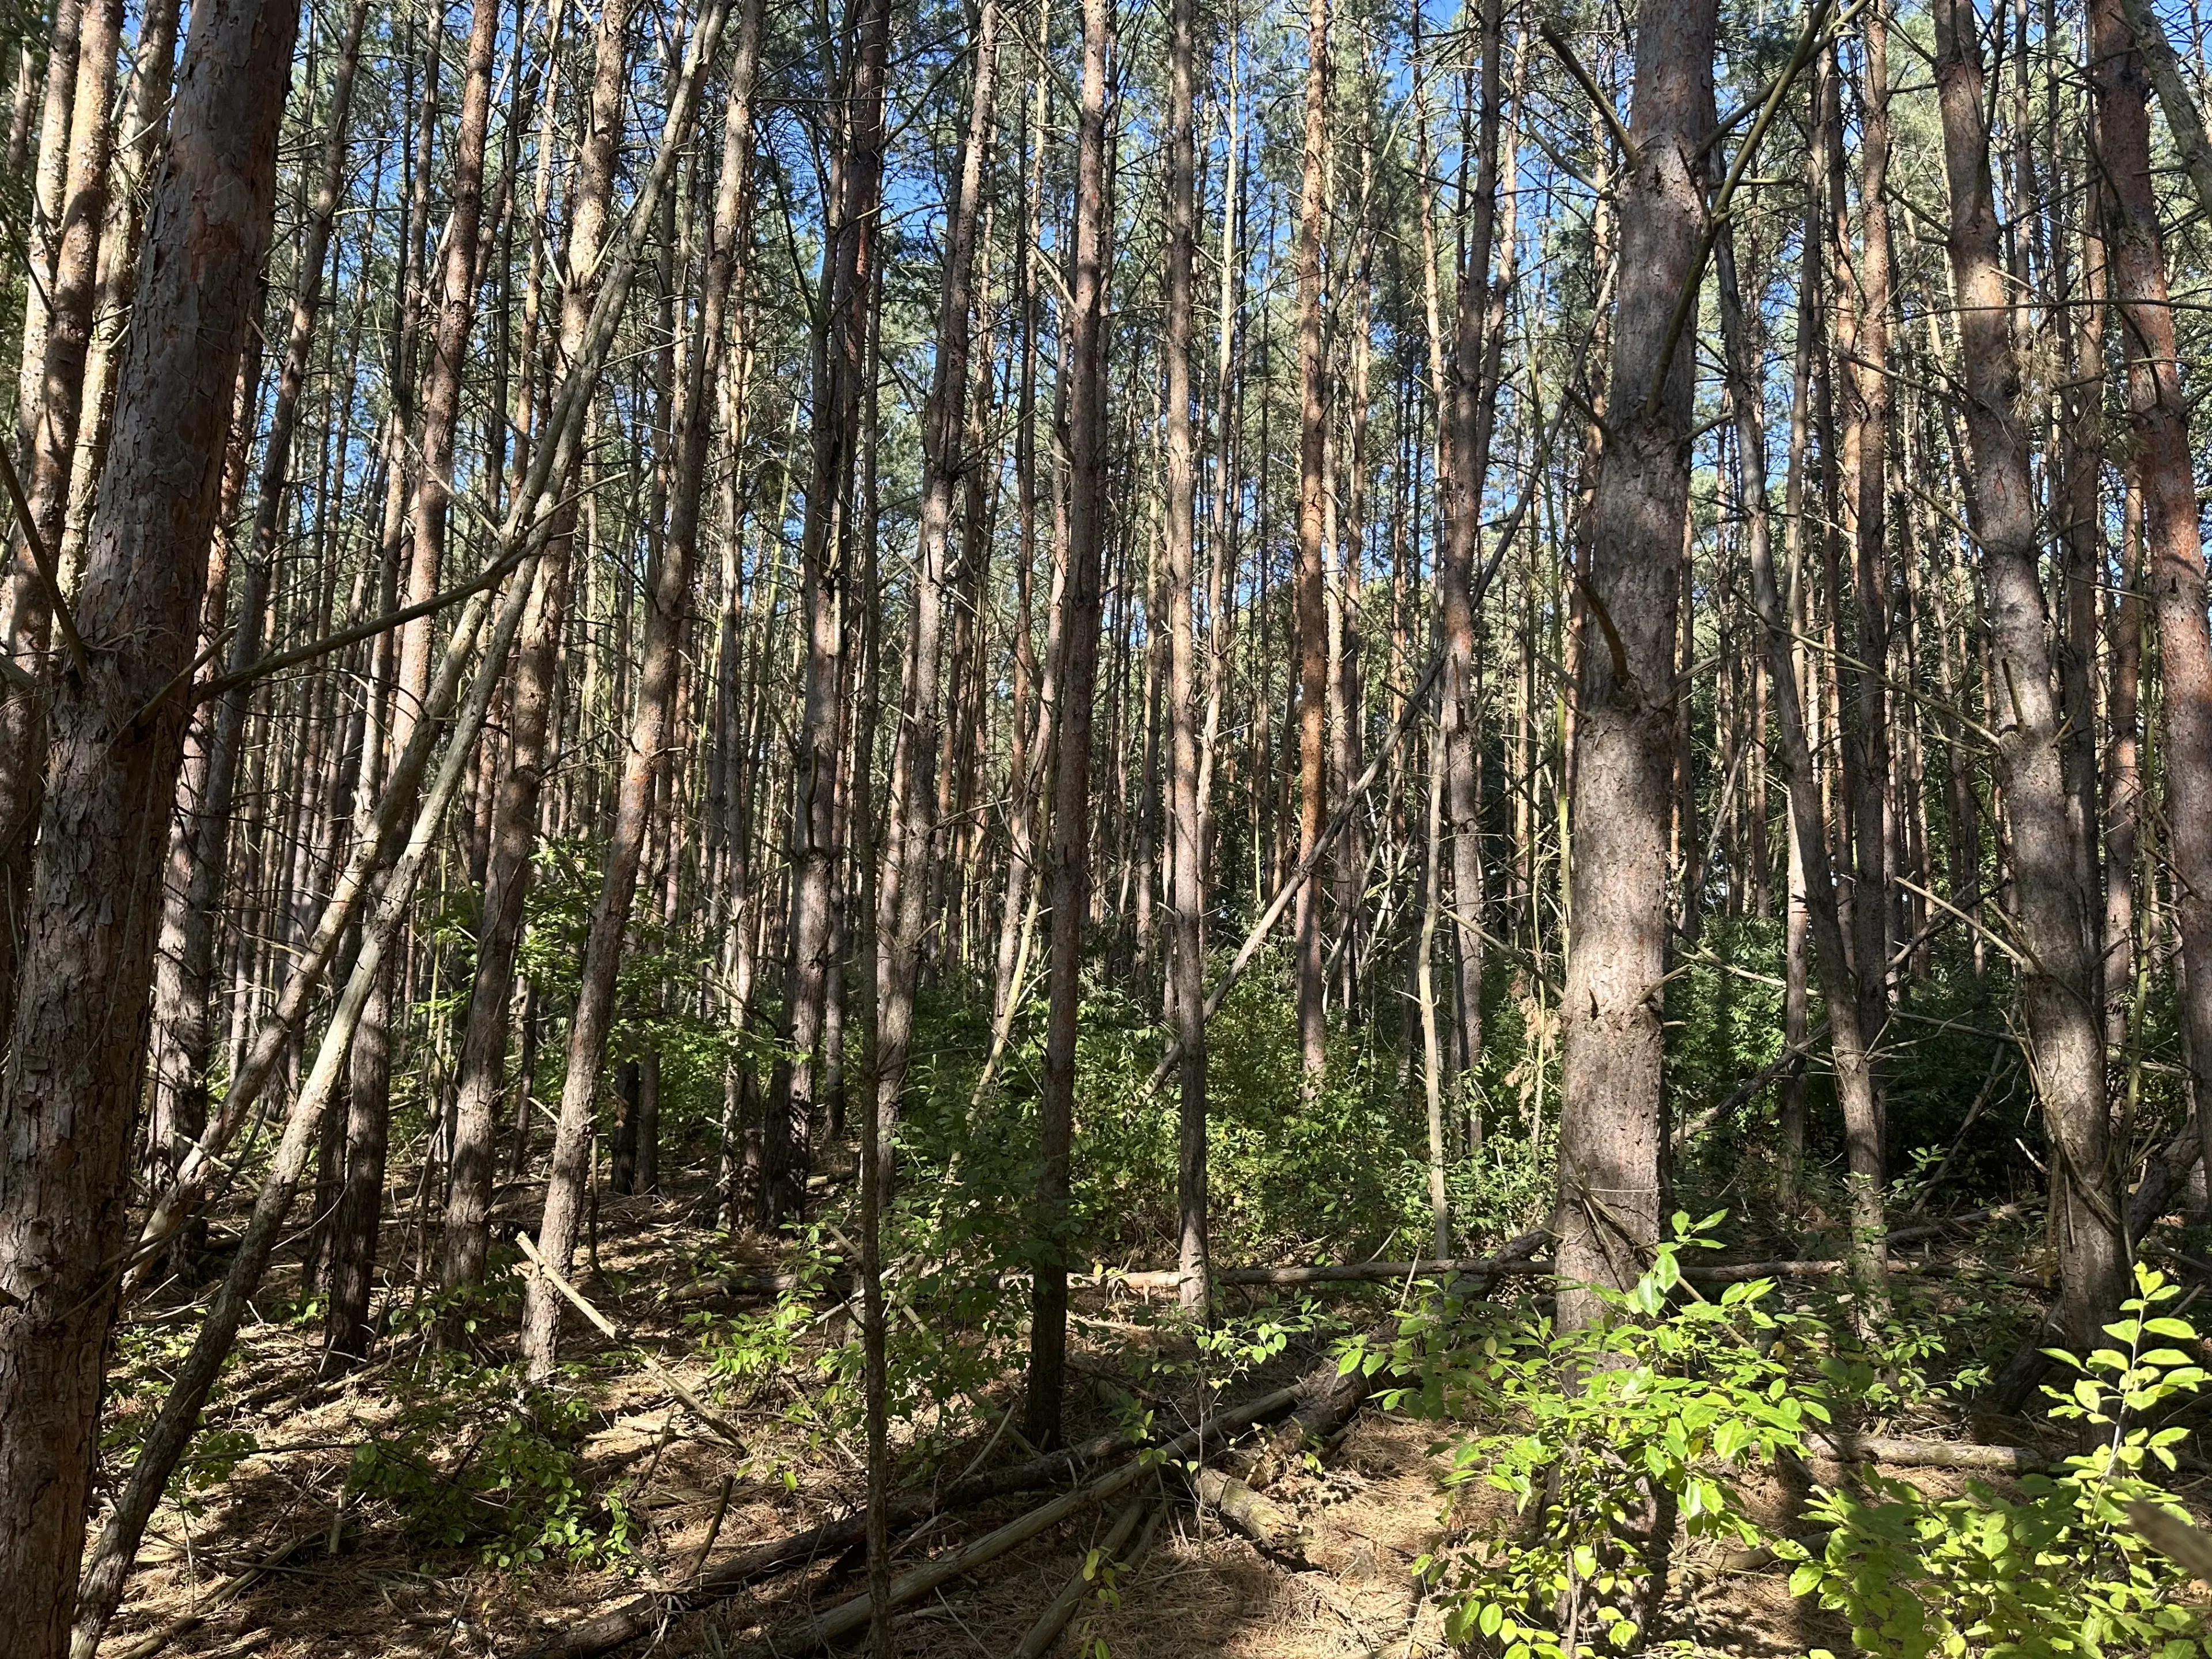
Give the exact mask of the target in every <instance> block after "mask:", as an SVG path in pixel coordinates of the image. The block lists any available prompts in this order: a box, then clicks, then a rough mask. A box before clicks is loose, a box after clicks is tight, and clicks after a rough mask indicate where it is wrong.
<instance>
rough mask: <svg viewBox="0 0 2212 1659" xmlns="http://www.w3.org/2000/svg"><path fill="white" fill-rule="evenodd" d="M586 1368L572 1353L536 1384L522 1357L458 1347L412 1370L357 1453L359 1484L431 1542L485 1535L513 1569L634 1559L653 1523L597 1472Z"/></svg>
mask: <svg viewBox="0 0 2212 1659" xmlns="http://www.w3.org/2000/svg"><path fill="white" fill-rule="evenodd" d="M585 1382H586V1376H585V1374H584V1373H583V1371H582V1370H581V1369H580V1368H579V1367H576V1366H573V1365H572V1366H567V1367H564V1368H563V1375H562V1379H561V1380H560V1382H559V1383H556V1384H554V1385H551V1386H548V1387H533V1386H531V1385H529V1384H527V1383H525V1382H524V1381H523V1380H522V1377H521V1375H520V1371H519V1370H516V1369H515V1368H514V1367H513V1366H507V1365H501V1366H479V1365H476V1364H471V1363H470V1362H469V1361H467V1360H465V1359H463V1358H457V1357H455V1356H451V1355H447V1356H441V1357H440V1358H437V1359H436V1360H435V1361H431V1362H426V1363H424V1364H422V1365H419V1366H416V1367H415V1368H413V1369H412V1370H407V1371H403V1372H400V1373H398V1376H397V1379H396V1380H395V1381H394V1382H393V1383H392V1384H391V1385H389V1388H390V1395H391V1397H392V1401H393V1403H394V1406H395V1407H396V1409H395V1410H394V1412H393V1413H392V1416H391V1417H390V1418H389V1419H387V1420H386V1421H385V1422H383V1423H382V1424H380V1425H379V1426H378V1427H377V1428H376V1429H375V1430H374V1431H373V1432H372V1433H371V1434H370V1436H369V1437H368V1439H367V1440H365V1441H364V1442H363V1443H362V1445H361V1446H360V1447H359V1448H358V1449H356V1452H355V1454H354V1458H353V1462H352V1465H351V1467H350V1468H349V1469H348V1471H347V1474H346V1490H347V1493H348V1496H349V1498H352V1499H356V1500H368V1501H374V1502H377V1503H380V1504H383V1505H385V1506H386V1508H387V1509H388V1510H389V1511H390V1513H391V1514H392V1516H393V1518H394V1520H395V1521H396V1522H397V1523H398V1526H399V1528H400V1529H401V1531H402V1532H404V1534H406V1535H407V1536H408V1537H409V1538H410V1540H412V1541H415V1542H416V1543H417V1544H419V1545H422V1546H425V1547H433V1548H443V1549H453V1548H459V1547H463V1546H465V1545H473V1546H475V1547H477V1548H478V1549H479V1550H480V1551H481V1553H482V1555H483V1560H484V1562H485V1564H486V1565H489V1566H494V1567H497V1568H499V1569H501V1570H502V1571H513V1570H515V1569H519V1568H526V1567H528V1566H530V1565H532V1564H534V1563H537V1562H540V1561H544V1560H548V1559H562V1560H566V1561H570V1562H574V1563H576V1564H579V1565H617V1564H620V1563H623V1562H625V1561H627V1560H629V1559H630V1558H631V1557H632V1556H633V1555H634V1554H635V1549H636V1544H637V1540H638V1538H639V1536H640V1535H641V1526H640V1523H639V1521H638V1518H637V1516H635V1514H634V1513H633V1512H632V1511H631V1510H630V1508H629V1502H628V1498H629V1492H628V1489H627V1486H625V1485H624V1484H623V1483H621V1482H617V1483H616V1484H615V1485H614V1486H610V1487H608V1488H606V1489H605V1490H604V1491H599V1492H594V1491H592V1490H591V1488H590V1486H588V1484H587V1475H586V1470H585V1468H584V1467H583V1462H582V1459H581V1457H580V1455H579V1449H580V1445H581V1443H582V1440H583V1436H584V1431H585V1428H586V1425H587V1424H588V1422H589V1420H590V1419H591V1416H592V1409H593V1408H592V1403H591V1400H590V1397H589V1394H588V1392H587V1390H586V1389H585V1388H584V1387H583V1386H582V1384H583V1383H585Z"/></svg>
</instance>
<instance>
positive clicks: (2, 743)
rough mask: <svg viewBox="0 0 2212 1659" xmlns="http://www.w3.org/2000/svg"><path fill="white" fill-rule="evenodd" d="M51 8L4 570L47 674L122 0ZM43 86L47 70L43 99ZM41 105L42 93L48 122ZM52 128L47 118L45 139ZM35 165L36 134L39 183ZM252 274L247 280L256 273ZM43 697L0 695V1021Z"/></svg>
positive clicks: (34, 664) (35, 779)
mask: <svg viewBox="0 0 2212 1659" xmlns="http://www.w3.org/2000/svg"><path fill="white" fill-rule="evenodd" d="M62 9H63V10H64V11H65V12H67V13H69V14H70V17H69V21H71V22H73V23H76V24H77V25H78V33H77V36H76V39H75V40H71V41H69V42H67V43H66V44H67V46H68V49H69V50H70V51H71V52H74V53H75V55H76V58H77V68H76V73H75V76H74V77H73V79H72V80H71V82H70V94H71V104H72V108H71V112H70V120H69V129H68V131H69V140H68V149H67V154H68V163H67V169H66V172H65V173H64V185H63V191H62V195H61V197H60V201H59V204H58V207H59V216H58V225H57V227H56V240H55V246H54V255H53V264H52V267H51V268H50V270H46V271H44V272H41V271H40V270H38V269H37V268H36V267H37V266H38V265H39V264H40V262H39V260H38V259H37V258H35V257H34V258H33V267H34V268H33V272H32V277H33V287H34V288H35V287H36V286H37V284H38V282H39V281H40V279H41V277H42V276H43V278H44V280H45V281H46V296H45V301H46V302H45V303H44V304H43V305H40V304H39V303H37V302H35V301H27V304H26V311H27V313H29V314H27V318H26V322H25V348H24V356H25V360H26V361H25V374H24V381H23V391H22V397H23V402H22V404H21V409H20V410H19V411H18V415H17V422H16V424H17V439H18V444H17V447H18V453H19V454H20V456H21V464H20V465H19V468H18V470H19V471H20V472H21V476H22V483H23V490H24V494H25V495H26V497H27V500H28V502H29V505H30V509H31V511H30V518H29V521H28V522H27V524H23V525H21V526H19V527H18V528H17V531H16V533H15V537H14V538H11V543H10V564H11V566H12V574H11V577H10V579H9V587H8V594H7V600H8V611H9V615H8V619H7V630H8V647H9V650H10V651H11V652H12V653H14V654H15V656H16V658H17V659H19V660H21V659H29V664H30V666H31V668H32V671H33V672H34V673H40V676H41V678H45V679H46V680H48V681H51V679H52V670H51V668H49V667H47V666H46V665H45V662H44V659H45V658H46V653H47V651H48V649H49V647H51V645H52V635H53V628H54V611H53V603H52V594H51V592H49V589H48V586H47V585H48V583H49V582H50V581H59V580H66V579H67V578H68V576H69V575H70V574H72V573H68V572H64V571H63V570H61V569H60V568H59V567H58V565H57V564H56V563H55V560H56V558H57V557H58V553H59V550H60V548H61V543H62V533H63V531H64V526H65V525H66V523H67V520H68V517H69V489H70V465H71V463H72V461H73V460H74V459H75V456H76V440H77V427H78V423H79V420H78V417H79V416H80V414H81V412H82V408H83V403H82V398H83V392H84V364H85V354H86V352H87V350H88V349H89V347H90V345H91V342H92V327H93V303H94V299H95V298H96V297H97V295H98V289H99V276H100V222H101V220H102V219H103V218H104V217H105V216H106V209H107V168H108V161H109V159H110V157H111V156H112V154H113V150H114V126H113V124H112V121H111V120H110V118H109V110H108V106H109V104H110V102H111V101H112V93H113V90H114V86H115V65H116V56H117V52H118V50H119V47H120V37H121V34H122V26H123V0H95V3H94V4H92V5H89V6H86V7H85V8H83V9H82V13H81V14H80V13H78V11H77V9H76V8H75V7H73V6H70V5H69V4H67V3H66V0H64V5H63V7H62ZM63 50H64V41H63V40H62V39H61V38H60V31H59V29H57V39H56V41H55V44H54V47H53V51H54V52H56V53H59V52H62V51H63ZM55 89H56V88H55V82H54V77H53V76H52V74H51V73H49V76H48V82H47V90H48V97H49V100H52V96H53V94H54V91H55ZM48 117H49V120H50V121H51V118H52V103H51V101H50V102H49V105H48ZM52 136H53V129H52V126H51V125H49V127H48V129H47V137H49V138H51V137H52ZM46 167H47V161H46V147H45V144H44V143H43V142H42V143H41V145H40V173H41V175H42V176H41V183H43V182H44V179H43V175H44V173H45V172H46ZM252 280H255V281H257V282H258V280H259V273H258V271H257V272H255V273H253V277H252ZM33 321H35V322H36V323H37V325H39V327H40V333H39V334H38V335H37V336H33V334H32V333H31V331H30V330H31V326H32V324H33ZM34 337H35V338H37V339H38V340H39V343H40V357H39V371H38V374H37V378H36V380H35V382H34V381H33V379H32V376H31V374H30V372H29V358H30V343H31V341H32V339H33V338H34ZM227 413H228V411H226V414H227ZM41 565H43V566H44V567H45V568H44V570H43V571H41V570H40V568H39V567H40V566H41ZM78 655H79V647H76V646H73V645H72V646H70V650H69V652H68V658H69V664H70V666H71V667H73V668H75V669H76V671H77V672H79V673H80V674H82V665H81V663H80V662H79V661H78V660H77V659H78ZM51 695H52V693H51V687H50V686H49V688H48V690H47V692H46V695H40V696H25V695H17V696H10V697H9V699H8V701H7V702H6V703H5V704H4V705H0V915H4V916H6V917H8V918H9V919H10V921H9V924H8V925H6V926H4V927H0V1029H5V1027H6V1026H7V1024H8V1023H9V1018H10V1015H11V1013H12V1011H13V1009H14V1006H15V997H16V994H17V990H18V974H17V971H16V961H15V954H14V953H15V951H16V950H17V949H18V948H20V939H21V933H20V931H19V929H18V928H17V927H15V924H14V922H13V921H12V919H13V918H15V917H17V916H23V915H28V914H29V911H28V908H27V901H28V899H29V890H30V884H31V881H32V878H33V870H32V860H33V856H34V846H35V836H36V831H37V829H38V824H39V822H40V809H39V797H40V790H41V788H43V787H44V782H45V772H46V768H47V766H48V764H49V750H48V737H49V702H50V697H51Z"/></svg>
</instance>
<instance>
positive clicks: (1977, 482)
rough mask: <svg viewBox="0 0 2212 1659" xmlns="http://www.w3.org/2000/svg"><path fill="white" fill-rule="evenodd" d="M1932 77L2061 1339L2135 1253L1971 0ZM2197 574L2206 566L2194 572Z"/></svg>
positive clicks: (2099, 1304)
mask: <svg viewBox="0 0 2212 1659" xmlns="http://www.w3.org/2000/svg"><path fill="white" fill-rule="evenodd" d="M1977 29H1978V23H1977V21H1976V19H1975V17H1974V15H1973V9H1972V0H1937V3H1936V90H1937V94H1938V98H1939V100H1940V102H1941V105H1942V118H1943V161H1944V171H1945V173H1946V175H1947V176H1948V179H1949V182H1950V193H1951V215H1950V227H1949V250H1950V260H1951V276H1952V286H1953V289H1954V292H1955V294H1956V295H1957V303H1958V306H1959V343H1960V358H1961V360H1962V362H1963V370H1964V377H1965V378H1964V385H1965V387H1966V399H1965V405H1966V409H1965V414H1966V422H1965V423H1966V437H1967V444H1968V449H1969V453H1970V456H1971V465H1970V466H1969V468H1968V470H1967V474H1966V501H1967V508H1968V513H1969V515H1970V517H1971V520H1972V525H1973V530H1974V535H1975V538H1977V539H1978V541H1979V542H1980V543H1981V546H1982V560H1983V574H1984V589H1985V593H1986V602H1987V605H1988V607H1989V639H1990V656H1991V659H1992V663H1991V665H1992V669H1993V673H1992V675H1991V677H1990V684H1991V686H1992V688H1993V690H1994V692H1995V695H1996V697H1997V702H1998V706H1997V708H1996V718H1995V720H1993V722H1992V724H1994V725H1995V726H1996V731H1997V764H1998V769H1999V778H2000V781H2001V783H2002V786H2003V789H2004V805H2005V815H2006V818H2007V822H2008V828H2009V829H2010V831H2011V835H2010V842H2011V848H2012V893H2013V903H2012V908H2013V912H2014V918H2015V927H2016V929H2017V938H2018V940H2019V945H2020V953H2021V994H2022V1000H2023V1001H2024V1002H2025V1004H2026V1006H2027V1024H2028V1035H2029V1039H2030V1041H2031V1042H2032V1043H2033V1048H2034V1054H2035V1075H2036V1083H2037V1088H2038V1092H2039V1094H2040V1096H2041V1097H2042V1103H2043V1118H2044V1125H2045V1129H2046V1131H2047V1132H2048V1133H2049V1136H2050V1142H2051V1177H2052V1188H2053V1190H2052V1192H2051V1206H2052V1210H2053V1212H2054V1213H2053V1217H2052V1219H2053V1223H2054V1226H2055V1228H2056V1231H2057V1242H2058V1257H2059V1284H2060V1293H2061V1304H2062V1307H2063V1322H2064V1326H2065V1329H2066V1333H2067V1336H2068V1339H2069V1341H2070V1342H2073V1343H2075V1344H2077V1345H2081V1346H2085V1347H2086V1346H2091V1345H2093V1343H2095V1341H2096V1340H2098V1336H2099V1332H2100V1328H2101V1327H2102V1325H2103V1323H2104V1322H2105V1321H2106V1319H2108V1318H2110V1317H2111V1316H2112V1311H2113V1310H2114V1309H2116V1308H2117V1306H2118V1302H2119V1298H2120V1297H2121V1295H2122V1294H2123V1293H2124V1290H2123V1287H2124V1280H2125V1274H2126V1255H2125V1250H2124V1245H2123V1243H2122V1240H2121V1237H2120V1232H2121V1222H2120V1217H2119V1213H2118V1191H2119V1187H2118V1176H2117V1173H2116V1171H2115V1170H2114V1169H2113V1167H2112V1144H2111V1123H2110V1121H2109V1118H2108V1115H2107V1112H2106V1102H2105V1073H2104V1049H2103V1045H2102V1043H2101V1042H2100V1040H2099V1036H2098V1030H2097V1024H2098V1022H2097V1018H2096V1012H2097V1004H2096V1000H2095V999H2096V998H2097V997H2098V996H2099V995H2100V994H2101V987H2097V986H2096V985H2095V983H2094V979H2093V972H2092V958H2091V953H2090V951H2089V946H2088V933H2087V923H2088V915H2087V895H2086V894H2084V893H2083V892H2082V891H2081V887H2080V885H2079V872H2080V870H2081V863H2082V860H2081V854H2080V849H2079V848H2078V847H2077V846H2076V844H2075V829H2074V817H2073V814H2072V813H2071V812H2070V811H2069V810H2068V805H2067V800H2066V787H2065V779H2064V775H2063V763H2062V759H2061V756H2060V752H2059V750H2060V744H2061V743H2062V741H2063V736H2062V732H2061V730H2060V723H2059V719H2058V706H2057V703H2058V700H2057V695H2056V690H2055V688H2054V685H2053V678H2052V671H2051V669H2052V665H2051V639H2050V628H2049V618H2048V616H2047V613H2046V611H2045V605H2044V598H2043V588H2042V584H2041V581H2040V579H2039V569H2038V561H2037V545H2036V512H2035V492H2034V482H2033V477H2031V475H2030V472H2029V467H2028V450H2027V434H2026V432H2025V430H2024V428H2022V426H2021V415H2020V410H2019V407H2018V405H2019V401H2020V392H2021V370H2020V362H2019V358H2018V356H2017V355H2016V354H2015V349H2014V345H2013V340H2012V331H2011V320H2010V313H2009V311H2008V307H2007V303H2006V296H2007V294H2008V288H2007V284H2006V280H2005V275H2004V271H2003V269H2002V264H2001V263H2000V260H1999V257H1998V226H1997V217H1996V205H1995V204H1994V202H1993V200H1992V197H1991V191H1990V147H1989V134H1988V131H1987V130H1986V128H1985V127H1984V102H1983V100H1984V85H1985V82H1984V74H1983V70H1982V58H1981V46H1980V42H1979V39H1978V34H1977ZM2200 580H2201V576H2200Z"/></svg>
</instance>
